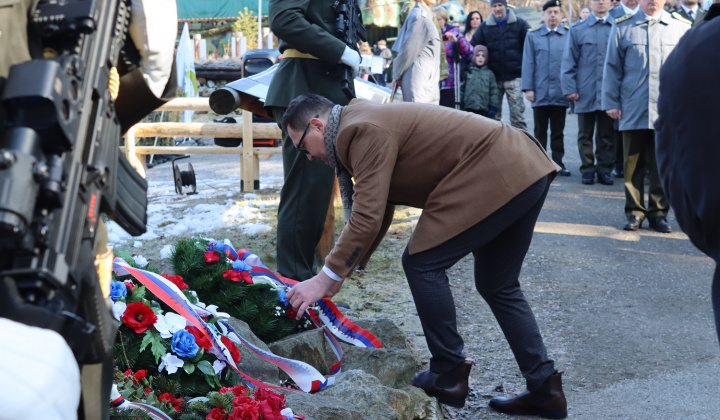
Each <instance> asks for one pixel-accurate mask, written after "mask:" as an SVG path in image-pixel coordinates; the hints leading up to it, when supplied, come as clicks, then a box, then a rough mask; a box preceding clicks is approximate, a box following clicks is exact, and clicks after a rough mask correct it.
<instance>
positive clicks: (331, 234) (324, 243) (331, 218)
mask: <svg viewBox="0 0 720 420" xmlns="http://www.w3.org/2000/svg"><path fill="white" fill-rule="evenodd" d="M338 197H340V186H339V185H338V180H337V178H335V184H334V185H333V190H332V196H331V197H330V205H329V206H328V209H327V215H326V216H325V227H324V228H323V234H322V236H321V237H320V242H318V245H317V248H315V258H316V259H317V260H318V264H324V263H325V257H327V256H328V254H329V253H330V251H332V249H333V247H334V246H335V200H336V199H337V198H338Z"/></svg>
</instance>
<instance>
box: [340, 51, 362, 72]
mask: <svg viewBox="0 0 720 420" xmlns="http://www.w3.org/2000/svg"><path fill="white" fill-rule="evenodd" d="M340 62H341V63H343V64H345V65H346V66H348V67H350V68H351V69H352V71H353V77H355V76H357V74H358V70H360V53H359V52H357V51H355V50H353V49H352V48H350V47H348V46H347V45H346V46H345V51H343V55H342V57H340Z"/></svg>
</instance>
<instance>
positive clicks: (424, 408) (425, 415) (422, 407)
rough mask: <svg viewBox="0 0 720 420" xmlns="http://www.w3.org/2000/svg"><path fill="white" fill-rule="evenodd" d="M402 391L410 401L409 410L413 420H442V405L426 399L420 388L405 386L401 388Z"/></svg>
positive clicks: (443, 416) (434, 400)
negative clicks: (408, 396) (407, 395)
mask: <svg viewBox="0 0 720 420" xmlns="http://www.w3.org/2000/svg"><path fill="white" fill-rule="evenodd" d="M402 390H403V391H405V392H407V393H408V394H409V395H410V398H411V399H412V402H413V404H412V407H410V408H409V410H411V411H412V416H413V417H412V418H413V419H422V420H444V419H445V415H444V414H443V410H442V405H441V404H440V403H438V401H437V399H435V398H432V397H428V396H427V394H425V391H423V390H422V389H420V388H415V387H414V386H406V387H405V388H402Z"/></svg>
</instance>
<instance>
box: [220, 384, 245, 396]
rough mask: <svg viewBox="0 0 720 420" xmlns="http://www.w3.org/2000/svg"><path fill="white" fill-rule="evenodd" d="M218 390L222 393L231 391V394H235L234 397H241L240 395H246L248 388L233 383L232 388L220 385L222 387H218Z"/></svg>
mask: <svg viewBox="0 0 720 420" xmlns="http://www.w3.org/2000/svg"><path fill="white" fill-rule="evenodd" d="M218 392H219V393H221V394H224V393H226V392H232V394H233V395H235V396H236V397H242V396H246V395H247V393H248V389H247V388H245V387H244V386H242V385H235V386H234V387H232V388H225V387H222V388H220V391H218Z"/></svg>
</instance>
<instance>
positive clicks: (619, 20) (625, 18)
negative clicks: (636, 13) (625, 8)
mask: <svg viewBox="0 0 720 420" xmlns="http://www.w3.org/2000/svg"><path fill="white" fill-rule="evenodd" d="M631 17H633V15H632V13H628V14H626V15H622V16H620V17H619V18H617V19H615V24H618V23H620V22H625V21H626V20H628V19H630V18H631Z"/></svg>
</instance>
